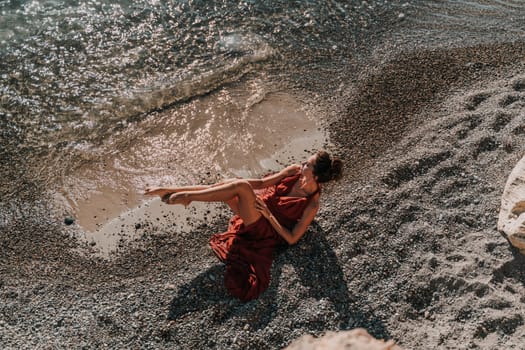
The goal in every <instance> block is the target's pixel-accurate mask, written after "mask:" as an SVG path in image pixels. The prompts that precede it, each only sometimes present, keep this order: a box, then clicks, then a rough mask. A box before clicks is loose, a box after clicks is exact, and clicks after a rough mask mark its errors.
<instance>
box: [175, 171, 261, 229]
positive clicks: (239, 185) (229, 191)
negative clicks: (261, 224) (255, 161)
mask: <svg viewBox="0 0 525 350" xmlns="http://www.w3.org/2000/svg"><path fill="white" fill-rule="evenodd" d="M255 200H256V195H255V193H254V192H253V188H252V186H251V185H250V183H249V182H248V181H245V180H233V181H231V182H228V183H223V184H220V185H216V186H215V185H214V186H209V187H207V188H205V189H200V190H189V191H178V192H175V193H173V194H171V195H170V196H169V198H167V200H166V202H167V203H169V204H182V205H184V206H187V205H188V204H190V203H191V202H193V201H198V202H225V203H227V204H228V205H230V207H232V205H233V207H232V209H233V210H234V212H235V213H236V214H237V215H239V216H240V217H241V218H242V219H243V221H244V223H245V224H246V225H249V224H251V223H254V222H255V221H257V220H259V218H260V217H261V214H260V213H259V211H258V210H257V209H256V208H255Z"/></svg>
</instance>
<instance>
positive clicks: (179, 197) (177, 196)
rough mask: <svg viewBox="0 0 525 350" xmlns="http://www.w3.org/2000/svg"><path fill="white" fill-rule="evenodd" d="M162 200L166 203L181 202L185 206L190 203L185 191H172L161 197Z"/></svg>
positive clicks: (188, 195)
mask: <svg viewBox="0 0 525 350" xmlns="http://www.w3.org/2000/svg"><path fill="white" fill-rule="evenodd" d="M162 201H163V202H165V203H167V204H181V205H184V206H185V207H187V206H188V205H190V203H191V199H190V194H189V193H187V192H180V193H172V194H171V195H166V196H164V197H163V198H162Z"/></svg>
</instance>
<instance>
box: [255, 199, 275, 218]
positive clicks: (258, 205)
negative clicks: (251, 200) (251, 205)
mask: <svg viewBox="0 0 525 350" xmlns="http://www.w3.org/2000/svg"><path fill="white" fill-rule="evenodd" d="M255 209H257V210H258V211H259V213H261V215H262V216H264V217H265V218H266V219H268V218H269V217H270V216H271V215H272V213H271V212H270V209H268V207H267V206H266V203H264V201H263V200H262V198H261V197H257V199H256V200H255Z"/></svg>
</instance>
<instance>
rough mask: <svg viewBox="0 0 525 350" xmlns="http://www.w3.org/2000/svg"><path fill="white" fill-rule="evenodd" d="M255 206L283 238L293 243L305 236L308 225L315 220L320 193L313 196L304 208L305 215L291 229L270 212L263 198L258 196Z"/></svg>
mask: <svg viewBox="0 0 525 350" xmlns="http://www.w3.org/2000/svg"><path fill="white" fill-rule="evenodd" d="M255 207H256V208H257V210H258V211H259V212H260V213H261V215H262V216H264V217H265V218H266V219H267V220H268V221H269V222H270V224H271V225H272V227H273V228H274V229H275V231H277V233H278V234H279V235H280V236H281V237H282V238H284V240H285V241H286V242H288V244H290V245H292V244H295V243H297V242H298V241H299V240H300V239H301V237H303V236H304V234H305V232H306V230H307V229H308V225H310V224H311V223H312V221H313V220H314V218H315V215H316V214H317V211H318V210H319V194H317V195H315V196H314V197H312V199H311V200H310V202H309V203H308V205H307V206H306V208H305V209H304V212H303V216H302V217H301V219H300V220H299V221H298V222H297V224H295V226H294V227H293V229H292V230H291V231H290V230H288V229H287V228H286V227H284V226H283V225H281V223H280V222H279V221H278V220H277V219H276V218H275V216H273V214H272V213H271V212H270V210H269V209H268V207H267V206H266V204H265V203H264V201H263V200H262V199H261V198H257V202H256V204H255Z"/></svg>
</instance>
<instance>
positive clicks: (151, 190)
mask: <svg viewBox="0 0 525 350" xmlns="http://www.w3.org/2000/svg"><path fill="white" fill-rule="evenodd" d="M238 180H239V179H227V180H224V181H222V182H219V183H216V184H213V185H196V186H180V187H148V188H146V191H145V192H144V195H146V196H159V197H160V198H161V199H162V201H163V202H166V203H167V202H168V200H169V197H170V195H172V194H173V193H178V192H193V191H202V190H206V189H209V188H212V187H218V186H221V185H224V184H228V183H231V182H234V181H238ZM224 203H226V204H227V205H228V206H229V207H230V209H231V210H232V211H233V212H234V213H235V214H237V215H239V200H238V199H237V197H234V198H232V199H230V200H226V201H224Z"/></svg>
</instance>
